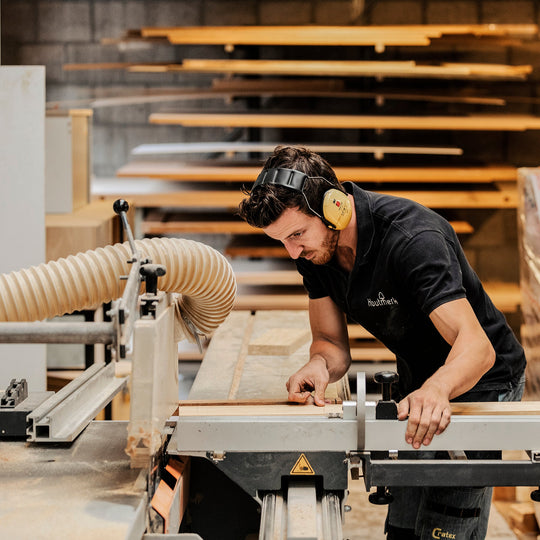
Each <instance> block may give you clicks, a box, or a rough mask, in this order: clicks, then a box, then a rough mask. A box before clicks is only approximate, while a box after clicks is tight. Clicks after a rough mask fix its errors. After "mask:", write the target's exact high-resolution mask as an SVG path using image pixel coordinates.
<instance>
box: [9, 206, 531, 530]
mask: <svg viewBox="0 0 540 540" xmlns="http://www.w3.org/2000/svg"><path fill="white" fill-rule="evenodd" d="M115 209H116V210H117V212H118V214H119V215H120V217H121V218H122V221H123V223H124V226H125V227H126V231H127V233H128V238H129V245H130V249H131V257H130V259H129V261H128V264H129V272H127V274H128V275H127V276H125V277H124V282H125V288H124V291H123V294H122V296H121V298H120V299H119V300H116V301H114V302H113V304H112V308H111V310H110V311H109V316H110V319H111V320H110V321H109V322H86V323H54V324H51V323H47V322H38V323H34V322H4V323H0V342H12V343H13V342H46V343H52V342H54V343H58V342H61V343H103V344H105V345H107V347H108V349H109V352H110V360H111V361H110V362H105V363H96V364H94V365H93V366H91V367H90V368H89V369H87V370H86V371H85V372H84V373H83V374H82V375H81V376H80V377H78V378H77V379H75V380H74V381H73V382H71V383H70V384H68V385H67V386H66V387H65V388H63V389H62V390H60V391H59V392H57V393H56V394H54V393H51V392H45V393H32V392H31V391H30V390H31V389H28V388H27V386H26V384H25V382H24V381H22V380H20V381H16V380H14V381H12V383H11V384H10V385H9V387H8V388H7V389H6V391H5V392H4V393H3V394H1V393H0V399H1V401H0V475H1V478H2V497H1V500H2V505H0V536H2V537H6V538H7V537H18V538H64V537H66V538H68V537H75V536H76V537H78V538H83V539H84V538H92V539H95V538H97V537H101V538H103V539H120V538H122V539H124V538H125V539H137V540H138V539H141V538H144V539H146V540H152V539H157V538H170V539H183V540H196V539H202V540H213V539H219V540H227V539H234V540H237V539H248V538H249V539H254V538H259V540H270V539H272V540H274V539H283V540H285V539H287V540H334V539H335V540H342V538H343V533H342V522H343V516H344V511H345V509H346V504H345V503H346V497H347V489H348V486H349V482H350V481H356V480H361V481H363V482H364V484H365V487H366V489H367V490H368V491H372V493H371V494H370V501H371V502H373V503H375V504H387V503H388V502H390V501H391V497H392V487H393V486H433V485H437V486H451V485H457V486H478V485H486V486H495V485H497V486H501V485H508V486H514V485H526V486H530V485H540V437H539V435H538V434H539V433H540V405H539V404H538V403H536V402H523V403H497V404H489V403H474V404H466V403H465V404H464V403H460V404H455V408H454V411H453V417H452V422H451V424H450V426H449V427H448V428H447V430H446V431H445V432H444V433H443V434H441V435H439V436H436V437H435V438H434V440H433V441H432V443H431V445H430V447H429V450H430V451H433V452H434V454H432V455H426V454H425V452H418V451H415V450H412V448H411V447H410V446H409V445H407V444H406V443H405V438H404V434H405V426H406V423H405V422H400V421H398V420H397V409H396V404H395V402H394V401H392V399H391V397H390V396H391V385H392V384H393V383H394V382H395V381H396V377H397V375H396V374H394V373H392V372H388V371H383V372H380V373H377V374H376V375H375V381H376V382H378V383H379V384H380V385H381V387H382V397H381V399H379V400H378V401H368V400H366V377H365V376H364V374H362V373H359V374H358V375H357V377H356V400H352V399H350V396H349V395H348V393H347V392H346V391H345V392H343V393H342V395H341V399H339V400H336V401H337V402H336V403H333V404H327V405H326V406H325V407H315V406H312V405H298V404H288V403H286V402H284V401H283V400H282V399H280V398H279V397H278V398H273V397H270V398H266V397H265V398H261V397H256V398H253V397H242V396H240V398H238V395H237V394H229V395H228V396H225V398H224V399H221V397H220V396H218V398H217V399H216V394H217V393H218V392H217V391H216V390H215V389H216V388H217V387H218V386H219V380H218V379H220V378H225V375H222V376H221V377H218V376H215V374H214V376H211V377H210V379H211V382H210V384H209V388H210V389H209V390H208V391H207V393H206V394H204V393H203V394H202V397H201V393H199V395H198V396H197V398H196V399H189V400H186V401H181V402H180V403H179V401H178V349H177V345H176V342H177V339H178V333H177V332H176V331H175V321H176V319H178V318H180V319H181V321H182V328H183V329H184V335H186V333H188V334H189V337H190V338H191V339H192V340H194V341H196V340H197V338H198V337H199V335H200V333H201V331H200V328H199V326H200V325H197V324H195V323H194V322H193V318H194V316H190V315H189V309H187V308H186V309H182V310H179V308H178V303H177V302H176V300H175V296H174V294H171V293H170V292H164V291H162V290H159V288H158V283H162V282H163V281H161V282H160V281H158V280H160V279H161V280H163V278H164V276H165V275H166V274H167V272H169V270H170V269H169V268H167V266H166V265H162V264H157V263H156V261H152V260H149V257H147V256H143V255H141V251H140V250H141V246H140V244H136V243H135V241H134V240H133V237H132V235H131V232H130V230H129V226H128V224H127V219H126V212H127V205H125V204H124V203H123V202H119V203H118V204H116V203H115ZM184 262H185V263H186V264H187V265H189V264H190V260H189V257H187V258H186V260H185V261H184ZM171 264H172V263H171ZM200 272H201V270H200V268H199V266H197V272H196V273H197V274H198V273H200ZM126 278H127V279H126ZM142 285H144V286H145V287H144V292H142V288H143V287H142ZM195 294H198V293H195ZM211 296H212V298H213V297H214V293H212V295H211ZM179 311H180V313H179ZM211 316H212V314H210V315H209V317H211ZM234 316H236V315H235V314H234V313H232V314H231V316H230V317H229V318H228V319H227V321H226V322H225V323H224V324H223V326H222V328H225V330H224V331H223V333H222V334H220V333H219V331H218V332H216V334H215V335H214V337H213V339H212V342H211V344H210V346H211V347H212V348H213V350H214V352H215V353H216V354H217V355H218V356H219V355H221V356H222V357H223V359H224V358H225V356H226V352H227V347H229V342H227V343H225V341H221V338H220V336H222V335H224V334H227V336H228V337H231V335H232V334H234V331H232V332H231V331H229V329H228V328H227V324H228V323H229V321H231V320H232V321H233V323H232V324H234V321H236V319H234ZM247 316H249V314H247ZM231 317H232V319H231ZM222 328H220V329H219V330H220V331H221V330H222ZM232 338H235V336H234V335H232ZM238 341H239V343H240V344H239V348H240V349H242V347H243V345H242V340H241V339H240V340H238ZM299 355H300V356H302V357H303V358H305V351H302V350H300V353H299ZM122 359H128V360H130V362H131V366H132V367H131V374H130V375H129V377H128V376H126V375H125V374H119V373H117V371H118V370H117V367H118V364H119V362H118V361H119V360H122ZM244 360H245V358H244ZM223 361H224V362H225V360H223ZM286 361H288V359H286ZM205 363H207V356H205V359H204V361H203V364H202V366H201V369H200V370H199V371H200V375H205V374H204V371H205ZM289 371H290V370H289ZM201 372H202V373H201ZM128 382H129V384H130V386H131V410H130V420H129V422H124V421H95V420H93V419H94V418H95V416H96V414H97V413H98V412H99V411H100V410H102V409H103V407H104V406H106V404H107V403H109V402H110V401H111V400H112V398H113V397H114V395H115V394H116V393H118V392H119V391H120V390H121V389H122V388H124V387H125V385H127V384H128ZM280 384H281V383H280ZM240 386H241V385H240ZM212 388H214V390H212ZM231 395H236V397H233V398H231V397H230V396H231ZM190 397H191V395H190ZM503 450H521V451H524V452H523V458H521V459H519V460H506V459H502V457H501V454H500V453H501V451H503ZM478 451H486V452H489V454H486V455H489V459H474V458H475V457H478V456H477V455H472V454H471V452H473V453H477V452H478ZM532 497H533V498H534V499H535V500H540V490H536V491H534V492H533V494H532ZM30 517H31V519H29V518H30Z"/></svg>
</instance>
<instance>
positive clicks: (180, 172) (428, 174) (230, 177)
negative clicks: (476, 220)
mask: <svg viewBox="0 0 540 540" xmlns="http://www.w3.org/2000/svg"><path fill="white" fill-rule="evenodd" d="M334 171H335V173H336V175H337V177H338V178H339V179H340V180H341V181H342V182H346V181H353V182H355V181H357V182H377V183H379V182H392V183H402V182H415V183H424V182H427V183H441V184H444V183H448V182H453V183H470V182H471V183H491V182H515V181H516V179H517V169H516V167H512V166H507V165H486V166H484V167H339V166H338V167H334ZM260 172H261V167H260V166H256V167H255V166H239V165H222V166H217V165H216V166H214V165H193V164H189V163H182V162H174V161H167V162H163V161H161V162H160V161H135V162H131V163H127V164H126V165H124V166H123V167H121V168H120V169H118V171H117V173H116V175H117V176H118V177H120V178H159V179H161V180H176V181H180V180H182V181H204V182H250V183H251V182H254V181H255V178H257V176H258V175H259V173H260ZM165 206H166V205H165Z"/></svg>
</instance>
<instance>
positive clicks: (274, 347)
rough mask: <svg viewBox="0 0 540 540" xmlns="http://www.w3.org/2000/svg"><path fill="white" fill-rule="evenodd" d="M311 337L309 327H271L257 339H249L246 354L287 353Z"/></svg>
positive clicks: (278, 354)
mask: <svg viewBox="0 0 540 540" xmlns="http://www.w3.org/2000/svg"><path fill="white" fill-rule="evenodd" d="M310 338H311V332H310V330H309V329H302V328H271V329H270V330H268V331H267V332H265V333H264V334H263V335H262V336H259V337H258V338H257V339H254V340H253V341H250V343H249V346H248V354H260V355H270V356H272V355H276V356H280V355H289V354H292V353H293V352H294V351H296V349H298V347H300V345H303V344H304V343H307V342H308V341H309V339H310Z"/></svg>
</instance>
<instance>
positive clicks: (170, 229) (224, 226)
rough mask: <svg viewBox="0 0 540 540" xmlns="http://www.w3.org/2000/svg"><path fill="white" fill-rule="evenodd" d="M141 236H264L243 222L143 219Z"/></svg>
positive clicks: (259, 230) (261, 232)
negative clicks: (176, 234) (180, 234)
mask: <svg viewBox="0 0 540 540" xmlns="http://www.w3.org/2000/svg"><path fill="white" fill-rule="evenodd" d="M141 232H142V233H143V234H156V235H158V234H175V233H191V234H197V233H199V234H258V235H260V234H264V231H262V230H261V229H257V228H255V227H252V226H251V225H249V224H248V223H246V222H245V221H237V222H233V221H194V220H188V221H176V220H174V221H159V220H148V219H145V220H144V221H143V222H142V223H141Z"/></svg>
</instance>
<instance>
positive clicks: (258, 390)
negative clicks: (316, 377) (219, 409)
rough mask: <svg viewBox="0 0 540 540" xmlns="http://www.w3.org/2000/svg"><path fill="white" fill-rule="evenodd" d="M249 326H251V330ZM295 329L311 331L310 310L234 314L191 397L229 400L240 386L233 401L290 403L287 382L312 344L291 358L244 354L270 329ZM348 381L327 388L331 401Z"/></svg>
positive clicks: (342, 392)
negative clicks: (237, 368)
mask: <svg viewBox="0 0 540 540" xmlns="http://www.w3.org/2000/svg"><path fill="white" fill-rule="evenodd" d="M250 325H251V327H250ZM284 327H286V328H294V329H299V330H304V331H305V330H309V318H308V314H307V311H305V310H302V311H287V310H275V311H257V312H256V313H255V314H252V312H251V311H233V312H232V313H231V314H230V315H229V317H228V318H227V319H226V321H225V322H224V323H223V324H222V325H221V326H220V327H219V328H218V329H217V330H216V332H215V333H214V336H213V337H212V340H211V341H210V344H209V346H208V350H207V352H206V354H205V356H204V360H203V362H202V364H201V366H200V368H199V372H198V374H197V377H196V379H195V382H194V383H193V386H192V389H191V392H190V394H189V399H197V400H200V399H204V400H206V399H219V400H228V399H230V398H231V388H232V386H233V384H234V385H236V390H235V392H234V394H235V395H234V396H232V397H233V398H234V399H235V400H237V399H241V400H245V399H257V400H261V399H263V400H266V399H273V400H275V399H277V400H281V401H286V400H287V395H288V392H287V389H286V387H285V383H286V381H287V379H288V378H289V377H290V375H291V374H292V373H294V372H295V371H297V370H298V369H299V368H300V367H301V366H302V365H304V364H305V362H306V358H307V354H308V348H309V345H308V343H306V344H304V345H302V346H301V347H300V348H299V349H297V350H296V351H294V352H293V353H292V354H291V355H281V356H259V355H250V354H244V352H243V351H244V350H245V352H247V348H246V346H245V344H246V343H249V341H251V340H254V339H257V338H258V337H259V336H261V335H263V334H264V333H265V332H267V331H268V330H271V329H272V328H284ZM242 356H243V360H242V367H241V369H239V370H238V371H237V373H236V375H235V377H234V380H233V372H234V371H235V367H236V366H238V365H239V359H240V358H241V357H242ZM344 384H346V382H343V381H342V382H341V383H339V384H338V383H333V384H331V385H330V386H329V388H328V391H327V394H326V397H327V398H332V399H335V398H338V397H339V398H341V399H348V397H346V395H348V394H346V389H345V388H344V387H343V385H344Z"/></svg>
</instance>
